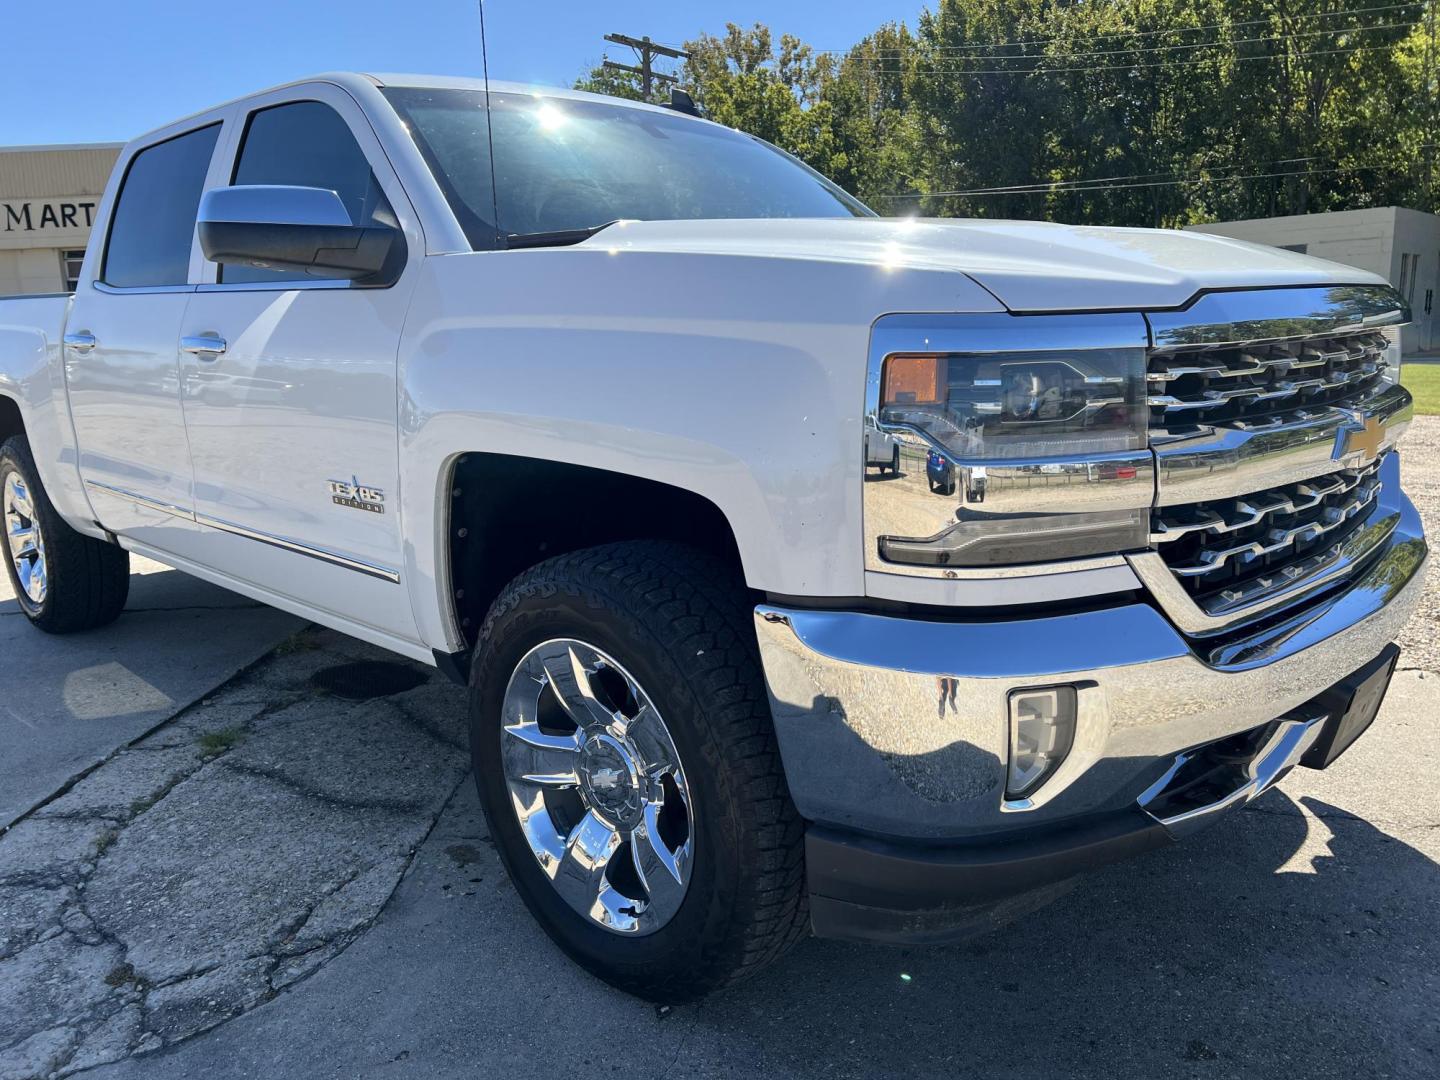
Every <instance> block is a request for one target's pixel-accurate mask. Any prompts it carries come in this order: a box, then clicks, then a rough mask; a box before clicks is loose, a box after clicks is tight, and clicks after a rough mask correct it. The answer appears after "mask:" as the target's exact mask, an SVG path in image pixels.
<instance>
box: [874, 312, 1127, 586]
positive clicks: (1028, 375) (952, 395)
mask: <svg viewBox="0 0 1440 1080" xmlns="http://www.w3.org/2000/svg"><path fill="white" fill-rule="evenodd" d="M955 318H956V320H957V321H958V322H961V323H962V324H963V325H965V326H966V328H967V330H968V331H969V332H967V333H964V334H957V335H951V334H940V333H935V334H930V335H927V336H926V338H925V339H924V340H925V342H926V344H929V345H931V347H930V348H927V349H925V350H923V351H921V350H915V351H902V350H887V351H886V352H885V353H884V354H883V355H878V356H877V357H876V358H875V360H874V361H872V363H874V364H875V368H874V369H873V370H872V380H873V382H872V402H871V408H872V410H873V412H872V413H871V416H872V417H873V422H874V423H875V425H876V426H877V427H878V428H879V429H880V430H881V431H884V432H888V433H890V434H892V435H893V436H894V437H895V438H896V439H897V441H899V442H900V444H901V455H900V456H901V467H900V470H899V472H900V473H901V474H903V475H902V476H901V477H898V478H889V479H887V478H885V477H881V476H875V475H872V472H873V470H870V469H867V473H866V481H867V483H866V500H865V511H866V522H867V531H869V532H870V533H871V535H872V541H873V543H874V548H873V552H872V554H873V556H874V558H872V563H871V565H872V569H892V570H894V569H903V568H906V567H909V568H915V570H919V569H920V568H930V572H932V573H934V572H941V573H943V572H945V571H946V570H950V569H954V568H972V569H973V568H981V567H995V566H1007V565H1020V564H1029V563H1040V562H1052V561H1057V560H1065V559H1075V558H1079V557H1085V556H1093V555H1101V554H1111V553H1115V552H1121V551H1127V550H1134V549H1137V548H1143V547H1145V545H1146V543H1147V542H1148V532H1149V511H1150V505H1151V503H1152V501H1153V496H1154V475H1153V467H1152V459H1151V455H1150V453H1149V450H1148V449H1147V436H1146V431H1147V426H1148V406H1147V404H1146V397H1145V359H1146V352H1145V345H1146V342H1147V339H1146V337H1145V330H1144V322H1143V319H1141V318H1140V317H1139V316H1138V315H1114V316H1109V315H1100V316H1056V317H1043V316H1033V317H1016V316H1009V315H1004V316H997V315H986V316H973V317H969V318H968V319H966V318H964V317H955ZM1067 338H1068V339H1070V340H1073V341H1074V342H1075V344H1074V345H1073V346H1067V345H1066V344H1065V342H1066V340H1067ZM937 344H938V345H941V346H942V347H941V348H935V347H934V346H935V345H937ZM1027 346H1028V347H1027ZM907 481H908V482H907ZM877 561H878V564H877ZM952 576H953V575H952Z"/></svg>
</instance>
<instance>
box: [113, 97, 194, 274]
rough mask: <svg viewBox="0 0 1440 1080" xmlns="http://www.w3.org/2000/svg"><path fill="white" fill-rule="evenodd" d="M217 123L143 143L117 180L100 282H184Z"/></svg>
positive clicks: (188, 270)
mask: <svg viewBox="0 0 1440 1080" xmlns="http://www.w3.org/2000/svg"><path fill="white" fill-rule="evenodd" d="M219 136H220V124H219V123H218V122H217V123H214V124H209V125H207V126H205V127H202V128H197V129H196V130H194V131H189V132H186V133H185V134H184V135H177V136H175V137H174V138H172V139H166V140H165V141H164V142H161V143H156V144H155V145H153V146H147V147H146V148H145V149H144V150H141V151H140V152H139V153H138V154H136V155H135V156H134V157H133V158H132V159H131V160H130V165H129V167H128V168H127V169H126V170H125V178H124V179H123V180H122V181H121V183H120V193H119V195H118V197H117V198H116V200H115V211H114V213H113V214H111V217H110V231H109V235H108V237H107V238H106V242H105V260H104V264H103V267H102V269H101V272H100V280H101V281H102V282H104V283H105V284H106V285H110V286H112V287H114V288H117V289H143V288H159V287H164V286H175V285H185V284H186V283H187V282H188V280H189V276H190V251H191V248H192V247H193V245H194V240H195V217H196V213H197V211H198V210H199V207H200V195H201V192H202V191H203V190H204V187H205V176H206V174H207V173H208V172H209V169H210V158H211V157H212V155H213V154H214V152H215V143H216V140H217V139H218V138H219Z"/></svg>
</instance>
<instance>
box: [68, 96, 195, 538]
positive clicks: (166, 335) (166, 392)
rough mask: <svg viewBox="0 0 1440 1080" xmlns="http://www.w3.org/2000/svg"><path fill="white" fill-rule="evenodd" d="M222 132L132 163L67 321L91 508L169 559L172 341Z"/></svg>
mask: <svg viewBox="0 0 1440 1080" xmlns="http://www.w3.org/2000/svg"><path fill="white" fill-rule="evenodd" d="M219 134H220V124H218V123H213V124H208V125H206V126H204V127H200V128H197V129H195V130H192V131H188V132H185V133H183V134H180V135H177V136H175V137H172V138H168V139H165V140H164V141H162V142H157V143H155V144H153V145H151V146H147V147H145V148H143V149H141V150H140V151H139V152H138V153H136V154H135V155H134V156H133V157H132V158H131V159H130V162H129V164H128V166H127V168H126V170H125V174H124V179H123V180H122V181H121V184H120V189H119V191H118V193H117V195H116V196H115V203H114V210H113V213H112V214H111V224H110V229H109V233H108V237H107V240H106V244H105V247H104V250H103V252H102V254H101V256H100V258H99V259H98V260H97V262H98V265H96V266H95V267H94V269H93V270H91V271H89V277H88V278H87V280H84V281H82V282H81V285H80V289H79V291H78V292H77V293H76V295H75V301H74V306H73V307H72V309H71V312H70V318H69V321H68V323H67V324H66V335H65V378H66V381H67V383H68V386H69V393H70V408H71V412H72V414H73V416H74V420H75V433H76V437H77V441H78V443H79V449H80V463H79V464H80V474H81V476H82V478H83V479H84V481H85V487H86V491H87V493H88V495H89V497H90V505H91V507H92V508H93V509H94V511H95V516H96V517H97V518H98V519H99V521H100V523H101V524H102V525H103V526H105V528H107V529H109V530H111V531H112V532H115V533H120V534H123V535H126V536H130V537H133V538H134V539H136V540H139V541H140V542H142V543H147V544H151V545H153V546H155V547H158V548H162V549H165V550H169V551H175V550H177V549H183V548H184V547H185V543H184V541H185V539H186V536H185V534H187V533H193V532H194V525H193V524H192V523H191V522H190V520H189V515H190V511H191V507H192V505H193V492H192V478H191V473H190V451H189V447H188V446H187V444H186V438H185V418H184V414H183V411H182V408H181V403H180V369H179V362H178V356H177V347H176V339H177V338H178V337H179V334H180V325H181V321H182V319H183V317H184V314H185V307H186V304H187V303H188V302H189V299H190V293H191V291H192V290H193V288H194V286H193V285H190V284H188V281H189V277H190V262H191V249H192V247H193V241H194V234H195V212H196V208H197V206H198V204H199V202H200V193H201V191H202V190H203V188H204V184H205V176H206V172H207V171H208V169H209V168H210V163H211V157H212V154H213V153H214V150H215V146H216V142H217V139H218V136H219Z"/></svg>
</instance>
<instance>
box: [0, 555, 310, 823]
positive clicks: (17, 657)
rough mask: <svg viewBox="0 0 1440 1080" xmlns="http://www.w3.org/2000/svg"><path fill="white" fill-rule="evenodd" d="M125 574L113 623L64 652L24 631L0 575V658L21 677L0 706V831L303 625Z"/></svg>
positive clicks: (172, 581) (180, 577)
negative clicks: (124, 591) (126, 592)
mask: <svg viewBox="0 0 1440 1080" xmlns="http://www.w3.org/2000/svg"><path fill="white" fill-rule="evenodd" d="M130 563H131V577H130V601H129V603H128V604H127V606H126V609H125V611H124V612H123V613H122V614H121V616H120V618H119V620H118V621H117V622H115V623H113V624H112V625H110V626H107V627H104V628H102V629H100V630H96V631H93V632H90V633H86V634H77V635H73V636H70V637H66V638H65V639H64V640H63V641H57V640H55V639H53V638H49V637H47V636H46V635H45V634H40V633H37V632H36V631H35V630H34V628H33V627H31V626H30V625H29V624H28V623H27V622H26V620H25V618H24V616H23V615H22V614H20V610H19V606H18V605H17V603H16V602H15V600H14V598H13V595H12V593H11V590H10V583H9V580H8V578H6V577H5V575H3V574H0V616H5V617H4V618H3V619H0V656H3V657H5V662H6V669H7V670H8V671H12V672H21V671H23V672H26V673H27V676H28V677H26V678H24V679H12V680H9V681H7V682H6V683H5V687H4V689H5V694H4V695H3V702H0V830H3V829H4V828H5V827H6V826H8V825H9V824H10V823H11V822H12V821H14V820H16V819H17V818H18V817H20V816H21V815H23V814H25V813H26V812H27V811H29V810H31V809H33V808H34V807H35V806H36V804H38V803H40V802H41V801H43V800H44V799H46V798H48V797H50V796H52V795H53V794H54V793H55V792H56V791H57V790H60V789H62V788H63V787H64V786H65V785H66V784H67V783H69V782H70V781H72V780H73V779H74V778H75V777H77V776H79V775H82V774H84V773H85V772H86V771H87V770H89V769H92V768H94V767H95V766H96V765H98V764H99V763H100V762H102V761H104V760H105V759H106V758H107V757H108V756H109V755H110V754H112V753H113V752H114V751H116V750H117V749H119V748H121V747H123V746H125V745H126V744H127V743H129V742H131V741H132V740H134V739H136V738H138V737H140V736H141V735H143V734H145V733H146V732H147V731H149V730H150V729H151V728H153V727H154V726H155V725H156V724H159V723H163V722H164V721H165V720H167V719H168V718H169V717H171V716H173V715H174V714H175V713H176V712H177V711H179V710H180V709H183V708H185V707H186V706H187V705H189V704H191V703H192V702H194V701H195V700H196V699H197V698H199V697H200V696H202V695H203V694H205V693H207V692H208V691H210V690H211V689H213V688H214V687H215V686H218V685H219V684H220V683H222V682H224V681H225V680H226V679H228V678H230V677H231V676H233V675H234V674H235V673H236V672H238V671H241V670H243V669H244V668H245V667H247V666H248V665H250V664H252V663H253V662H255V661H256V660H258V659H259V658H260V657H262V656H264V655H265V654H266V653H267V652H269V651H270V650H271V649H272V648H274V647H275V646H276V645H277V644H279V643H280V642H281V641H283V640H284V639H285V638H286V637H287V636H288V635H290V634H293V633H294V632H295V631H297V630H299V629H300V628H301V626H303V625H304V624H303V623H301V622H300V621H299V620H298V619H295V618H293V617H292V616H289V615H286V614H284V613H283V612H280V611H276V610H274V609H273V608H266V607H262V606H260V605H257V604H255V603H253V602H252V601H250V600H247V599H245V598H244V597H241V596H237V595H235V594H233V593H229V592H226V591H225V590H223V589H220V588H218V587H216V586H214V585H209V584H206V583H205V582H202V581H199V580H197V579H195V578H192V577H189V576H188V575H185V574H182V573H180V572H179V571H178V570H170V569H168V568H166V567H163V566H161V565H160V564H159V563H155V562H151V561H150V560H148V559H142V558H139V557H138V556H132V557H131V561H130Z"/></svg>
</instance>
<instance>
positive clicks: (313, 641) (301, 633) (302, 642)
mask: <svg viewBox="0 0 1440 1080" xmlns="http://www.w3.org/2000/svg"><path fill="white" fill-rule="evenodd" d="M318 648H320V635H319V633H318V632H317V631H316V630H315V628H314V627H313V626H307V627H305V628H304V629H302V630H297V631H295V633H293V634H291V635H290V636H289V637H288V638H286V639H285V640H284V641H282V642H281V643H280V644H279V645H276V646H275V650H274V655H276V656H293V655H294V654H295V653H302V652H312V651H314V650H315V649H318Z"/></svg>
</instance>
